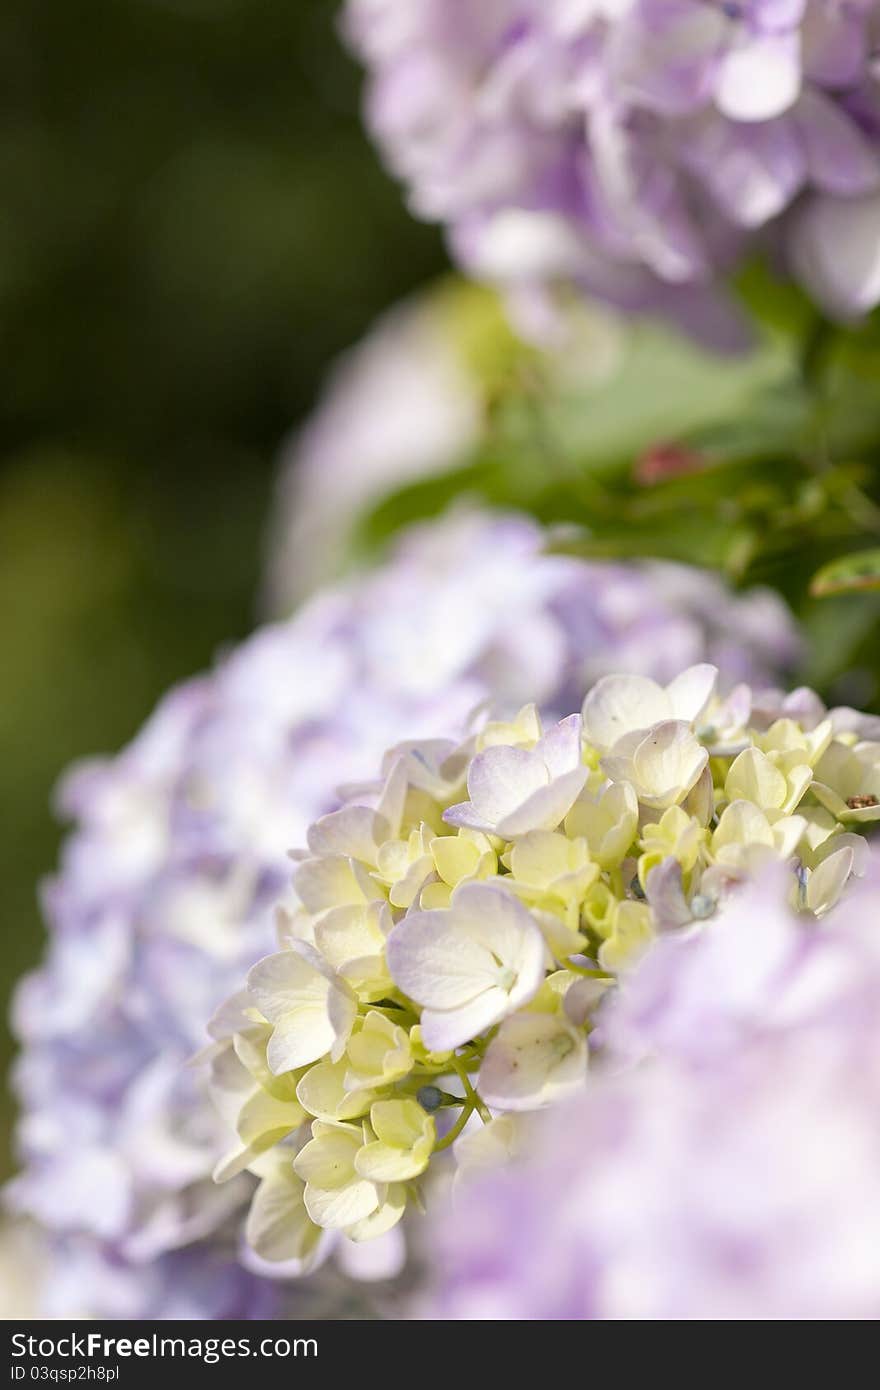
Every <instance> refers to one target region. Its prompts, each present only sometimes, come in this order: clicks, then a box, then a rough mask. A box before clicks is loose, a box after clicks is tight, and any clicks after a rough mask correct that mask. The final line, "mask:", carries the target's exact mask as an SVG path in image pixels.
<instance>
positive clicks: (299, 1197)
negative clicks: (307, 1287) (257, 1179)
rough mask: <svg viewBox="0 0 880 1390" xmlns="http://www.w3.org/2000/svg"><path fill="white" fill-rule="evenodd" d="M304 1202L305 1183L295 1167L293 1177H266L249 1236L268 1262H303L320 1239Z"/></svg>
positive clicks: (256, 1197) (252, 1211)
mask: <svg viewBox="0 0 880 1390" xmlns="http://www.w3.org/2000/svg"><path fill="white" fill-rule="evenodd" d="M320 1235H321V1231H320V1228H319V1227H318V1226H315V1225H314V1223H313V1222H312V1221H311V1220H310V1218H309V1214H308V1212H307V1211H306V1209H305V1204H304V1202H303V1183H302V1181H301V1179H300V1178H298V1177H297V1176H296V1174H295V1173H294V1171H293V1168H292V1166H291V1168H290V1173H289V1175H285V1176H282V1175H281V1174H280V1173H279V1174H278V1176H273V1177H266V1178H264V1179H263V1181H262V1182H261V1183H260V1185H259V1187H258V1188H257V1190H256V1192H255V1193H254V1197H253V1200H252V1202H251V1207H250V1211H249V1212H248V1216H247V1222H246V1224H245V1236H246V1239H247V1242H248V1245H250V1246H251V1247H252V1248H253V1249H254V1250H255V1251H256V1252H257V1254H258V1255H259V1256H260V1257H261V1258H262V1259H264V1260H270V1261H272V1263H279V1262H281V1261H283V1260H303V1259H305V1258H306V1257H307V1256H308V1255H309V1253H310V1252H311V1251H312V1249H313V1248H314V1246H315V1245H316V1244H317V1242H318V1240H319V1239H320Z"/></svg>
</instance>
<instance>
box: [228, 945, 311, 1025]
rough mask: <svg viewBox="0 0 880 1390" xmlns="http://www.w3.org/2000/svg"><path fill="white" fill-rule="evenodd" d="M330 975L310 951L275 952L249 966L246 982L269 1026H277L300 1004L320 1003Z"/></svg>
mask: <svg viewBox="0 0 880 1390" xmlns="http://www.w3.org/2000/svg"><path fill="white" fill-rule="evenodd" d="M331 978H332V972H331V971H329V970H328V969H327V968H326V967H323V966H322V965H321V964H320V958H319V957H317V956H316V954H315V953H314V952H310V953H308V954H307V953H305V952H300V951H292V950H291V951H276V952H275V954H274V955H271V956H265V957H264V958H263V959H262V960H259V961H257V963H256V965H254V966H252V967H251V970H250V972H249V973H248V977H247V982H248V989H249V990H250V993H251V996H252V999H253V1001H254V1002H256V1005H257V1007H258V1008H259V1010H260V1013H261V1014H262V1015H263V1017H264V1018H267V1019H268V1020H269V1022H270V1023H278V1022H279V1021H280V1020H281V1019H282V1018H284V1017H285V1015H286V1014H288V1013H289V1012H290V1010H291V1009H293V1008H296V1007H297V1006H298V1005H300V1004H306V1003H315V1002H319V1001H320V1002H323V1001H325V1000H326V998H327V987H328V984H329V982H330V979H331Z"/></svg>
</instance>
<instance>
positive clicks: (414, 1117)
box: [355, 1100, 437, 1183]
mask: <svg viewBox="0 0 880 1390" xmlns="http://www.w3.org/2000/svg"><path fill="white" fill-rule="evenodd" d="M370 1126H371V1128H372V1130H373V1133H374V1134H375V1136H376V1137H375V1139H373V1140H371V1141H370V1142H369V1143H367V1144H365V1145H364V1147H363V1148H362V1149H359V1150H358V1153H357V1156H356V1158H355V1167H356V1169H357V1171H358V1172H359V1173H360V1175H361V1176H362V1177H365V1178H369V1179H370V1180H371V1181H372V1182H377V1183H388V1182H407V1181H408V1180H409V1179H411V1178H417V1177H418V1176H419V1175H420V1174H421V1173H424V1171H425V1169H426V1168H427V1166H428V1159H429V1158H430V1157H431V1150H432V1149H433V1147H434V1144H435V1142H436V1139H437V1127H436V1124H435V1122H434V1118H433V1116H431V1115H426V1114H425V1112H424V1110H423V1109H422V1107H421V1106H420V1105H419V1104H418V1102H417V1101H414V1100H382V1101H377V1102H376V1103H375V1105H373V1107H372V1109H371V1110H370Z"/></svg>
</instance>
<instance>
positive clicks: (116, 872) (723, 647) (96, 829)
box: [10, 516, 797, 1317]
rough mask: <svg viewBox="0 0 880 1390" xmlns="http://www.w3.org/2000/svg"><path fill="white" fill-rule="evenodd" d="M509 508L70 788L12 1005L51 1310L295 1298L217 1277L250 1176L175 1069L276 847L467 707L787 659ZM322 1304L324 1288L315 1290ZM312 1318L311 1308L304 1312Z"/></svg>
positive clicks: (252, 950) (749, 610)
mask: <svg viewBox="0 0 880 1390" xmlns="http://www.w3.org/2000/svg"><path fill="white" fill-rule="evenodd" d="M541 546H542V535H541V532H540V530H539V529H538V528H537V527H535V526H534V525H533V524H532V523H530V522H527V521H521V520H517V519H503V518H502V519H495V520H491V519H487V518H485V517H478V516H462V517H454V518H452V519H451V520H449V521H448V522H444V523H441V524H439V525H437V526H435V527H433V528H431V527H429V528H426V529H425V530H423V531H420V532H417V533H414V534H412V535H411V536H410V537H409V538H408V539H406V540H405V541H404V543H403V544H402V545H401V546H400V547H399V549H398V551H397V553H396V555H395V556H394V558H393V559H392V560H391V561H390V562H389V563H388V564H387V565H386V566H385V567H384V568H382V569H380V570H378V571H377V572H376V573H375V574H374V575H372V576H371V577H368V578H366V579H363V580H361V581H359V582H358V583H356V584H352V585H349V586H347V587H342V588H340V589H338V590H335V591H328V592H326V593H324V594H323V595H321V596H319V597H318V598H316V599H315V600H314V601H313V602H311V603H310V604H308V605H307V606H306V607H305V608H304V609H303V610H302V612H301V613H300V614H299V616H298V617H296V618H295V619H294V620H292V621H290V622H288V623H285V624H279V625H277V626H274V627H270V628H266V629H264V630H263V631H262V632H260V633H258V634H257V635H256V636H255V637H254V638H252V639H251V640H250V641H248V642H247V643H245V644H244V645H243V646H242V647H241V648H240V649H239V650H237V651H235V652H233V653H232V654H231V655H229V656H228V657H227V658H226V659H225V660H224V661H223V662H222V663H221V664H220V665H219V667H218V668H217V670H216V671H215V672H214V673H213V674H212V675H208V676H206V677H204V678H202V679H198V680H195V681H193V682H191V683H189V684H187V685H185V686H183V687H182V688H180V689H178V690H176V691H175V692H173V693H172V694H171V695H170V696H169V697H168V698H167V699H166V700H165V701H164V702H163V703H162V705H161V706H160V707H159V709H158V710H157V712H156V714H155V715H154V716H153V717H152V719H151V720H150V722H149V723H148V725H147V726H146V728H145V729H144V730H143V732H142V733H141V734H140V735H139V736H138V738H137V739H136V740H135V741H134V742H133V743H132V744H131V746H130V747H129V748H127V749H126V750H125V751H124V752H123V753H121V754H120V755H119V756H118V757H116V758H114V759H112V760H107V761H101V762H96V763H93V764H90V765H86V766H83V767H81V768H80V769H78V770H76V771H75V772H74V773H73V774H72V775H71V776H70V777H68V779H67V781H66V783H65V784H64V787H63V789H62V793H61V805H62V808H63V810H64V812H65V813H66V814H67V815H69V816H71V817H73V818H74V819H75V821H76V829H75V832H74V834H73V835H72V836H71V838H70V839H69V840H68V842H67V844H66V846H65V849H64V852H63V857H62V864H61V869H60V872H59V873H58V875H57V877H56V878H55V879H54V880H53V881H52V882H51V883H50V884H49V885H48V886H47V888H46V890H45V910H46V916H47V921H48V924H49V928H50V946H49V951H48V955H47V958H46V962H45V964H44V965H43V967H42V968H41V969H40V970H39V971H38V972H37V973H36V974H34V975H33V976H31V977H30V978H29V979H27V980H26V981H25V983H24V984H23V985H22V987H21V989H20V990H19V993H18V997H17V1001H16V1007H15V1027H16V1030H17V1032H18V1035H19V1038H20V1040H21V1043H22V1048H23V1051H22V1055H21V1057H20V1059H19V1062H18V1067H17V1078H16V1079H17V1089H18V1093H19V1096H20V1099H21V1103H22V1107H23V1118H22V1120H21V1123H20V1127H19V1134H18V1139H19V1148H20V1152H21V1158H22V1162H23V1171H22V1173H21V1175H20V1176H19V1178H18V1179H17V1180H16V1182H15V1184H14V1186H13V1188H12V1190H11V1192H10V1200H11V1201H12V1203H13V1204H14V1206H15V1207H16V1208H18V1209H19V1210H21V1211H23V1212H26V1213H28V1214H29V1215H31V1216H32V1217H34V1218H35V1219H36V1220H37V1221H38V1222H39V1223H40V1224H41V1225H42V1226H43V1227H45V1228H46V1229H47V1230H48V1231H49V1232H51V1233H52V1235H53V1238H54V1239H55V1240H56V1241H57V1243H58V1247H57V1251H58V1252H57V1254H56V1257H55V1258H53V1259H52V1260H51V1261H50V1262H49V1271H48V1272H49V1286H48V1290H47V1308H48V1309H49V1310H50V1311H51V1312H53V1313H56V1314H58V1315H65V1314H70V1313H91V1314H95V1315H99V1316H101V1315H104V1316H131V1317H134V1316H156V1317H159V1316H172V1317H173V1316H207V1317H221V1316H226V1317H233V1316H270V1315H272V1313H273V1310H275V1311H278V1310H280V1309H282V1308H284V1309H286V1310H287V1311H288V1312H289V1311H290V1310H291V1308H292V1307H295V1306H302V1304H301V1301H300V1303H296V1302H295V1301H294V1300H291V1299H290V1298H289V1297H287V1301H286V1302H285V1303H283V1304H282V1303H281V1301H280V1299H279V1296H278V1292H277V1286H276V1285H273V1284H272V1283H271V1282H269V1281H267V1280H266V1279H264V1278H262V1277H260V1275H259V1272H258V1273H252V1272H250V1271H248V1270H246V1269H243V1268H242V1267H241V1266H240V1265H239V1263H238V1249H237V1247H238V1240H239V1229H240V1220H239V1217H240V1213H241V1211H242V1209H243V1206H244V1205H246V1203H247V1200H248V1198H249V1196H250V1193H251V1190H252V1186H253V1180H252V1179H251V1178H250V1177H248V1176H241V1177H240V1178H239V1179H238V1180H237V1181H236V1182H234V1183H232V1184H231V1185H229V1186H227V1187H224V1188H222V1189H221V1188H217V1187H215V1186H214V1185H213V1183H212V1182H211V1171H212V1169H213V1167H214V1164H215V1162H216V1160H217V1158H218V1156H219V1155H220V1153H221V1152H222V1150H223V1145H224V1143H225V1142H226V1140H225V1128H224V1125H223V1122H222V1121H221V1119H220V1118H219V1117H218V1116H216V1115H215V1112H214V1110H213V1108H212V1107H211V1106H210V1105H209V1103H208V1102H207V1100H206V1098H205V1096H204V1094H203V1086H202V1077H201V1076H200V1075H199V1074H198V1073H197V1072H196V1071H194V1070H193V1069H192V1068H189V1067H187V1065H186V1063H187V1061H188V1059H189V1058H190V1057H191V1056H192V1054H193V1053H195V1052H196V1051H197V1050H198V1049H199V1047H200V1046H201V1045H202V1043H203V1041H204V1027H205V1022H206V1020H207V1019H208V1018H209V1017H210V1016H211V1013H212V1012H213V1010H214V1009H215V1008H216V1006H217V1005H218V1003H219V1002H220V1001H221V1000H222V999H223V997H224V996H225V995H227V994H228V993H229V991H230V990H231V989H233V988H234V987H235V986H236V984H237V983H238V981H239V980H240V979H241V977H242V975H243V973H244V972H245V970H246V969H247V968H248V966H250V965H251V964H252V963H253V962H254V961H255V960H256V959H257V958H258V957H259V956H260V955H262V954H264V953H265V952H266V950H268V949H270V946H271V941H272V933H271V909H272V904H273V903H274V902H275V900H276V899H277V898H278V896H279V894H280V893H281V892H282V891H283V889H284V886H285V884H286V883H287V882H288V879H289V869H290V865H289V860H288V859H287V851H288V849H289V848H290V847H291V846H293V845H295V844H297V843H300V842H301V841H302V839H303V837H304V836H305V834H306V830H307V828H308V826H309V824H310V823H311V822H312V821H314V820H315V819H316V818H317V817H319V816H320V815H322V814H323V813H324V812H327V811H330V810H331V809H333V808H334V807H335V806H336V805H337V804H338V800H337V797H336V791H335V788H336V786H337V784H338V782H339V781H340V780H348V781H354V780H357V779H358V778H362V777H364V776H369V775H373V774H374V772H375V768H376V766H377V765H378V762H379V760H380V758H381V755H382V752H383V751H384V749H386V748H387V747H388V746H390V745H391V744H393V743H395V742H396V741H397V740H398V739H399V738H400V737H401V736H402V735H406V734H411V735H413V736H414V737H419V736H423V735H428V734H438V733H439V734H443V735H449V736H452V737H456V736H459V735H460V734H461V732H462V730H463V728H464V725H465V721H466V719H467V717H468V715H469V713H470V711H471V710H472V708H473V707H474V705H475V704H478V703H479V702H481V701H483V700H485V699H487V698H491V699H492V700H494V701H496V702H500V703H501V705H503V706H507V707H508V708H509V709H515V708H516V707H517V705H518V704H519V703H520V702H521V701H522V700H523V699H524V698H527V697H534V698H537V699H538V700H539V701H540V702H541V704H542V705H543V706H545V707H547V708H549V709H561V708H565V704H566V702H567V700H568V698H569V696H568V692H569V690H571V689H572V688H574V687H577V686H582V685H583V683H584V682H585V681H586V680H589V679H591V678H592V677H593V676H594V675H596V674H600V673H601V672H602V671H603V670H605V669H607V668H608V666H612V667H614V666H629V667H631V668H633V669H636V670H639V671H642V672H647V673H650V674H654V675H656V676H657V677H658V678H659V679H667V678H668V676H669V674H670V666H671V665H672V666H675V665H679V664H686V663H687V662H688V661H693V660H699V659H700V658H701V657H704V656H709V657H710V658H713V659H717V660H720V661H721V663H722V664H723V665H724V666H725V668H726V672H727V675H728V679H729V680H730V681H731V682H733V681H734V680H736V679H738V678H740V677H741V676H745V677H747V678H749V677H751V678H755V679H757V680H766V679H767V677H768V676H770V675H771V672H772V670H773V668H774V666H775V664H776V662H777V661H779V660H780V659H783V660H784V659H785V658H786V657H788V656H792V655H794V653H795V651H796V647H797V643H796V639H795V637H794V634H793V631H792V628H791V625H790V622H789V619H788V618H787V616H786V614H785V612H784V610H783V608H782V607H781V605H779V604H778V603H776V602H775V601H774V600H773V599H772V598H771V597H768V596H764V595H760V594H758V595H755V596H754V597H746V598H743V599H733V598H732V597H731V596H730V595H729V594H728V593H726V591H725V590H724V589H723V588H722V587H721V586H720V585H719V584H717V582H716V581H714V580H711V579H707V578H706V577H705V576H702V575H699V574H695V573H691V572H689V571H686V570H675V569H663V568H657V569H653V568H648V569H647V570H645V571H642V570H639V569H637V568H627V567H614V566H609V567H604V566H600V565H587V564H583V563H581V562H579V561H575V560H571V559H567V558H562V557H553V556H545V555H542V554H541ZM334 1296H335V1295H334ZM309 1306H310V1307H311V1305H309Z"/></svg>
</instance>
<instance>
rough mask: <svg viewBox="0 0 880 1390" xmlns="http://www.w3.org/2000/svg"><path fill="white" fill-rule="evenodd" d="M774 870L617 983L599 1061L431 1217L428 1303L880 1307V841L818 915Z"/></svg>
mask: <svg viewBox="0 0 880 1390" xmlns="http://www.w3.org/2000/svg"><path fill="white" fill-rule="evenodd" d="M779 887H780V885H779V884H778V883H775V882H774V881H773V879H772V878H771V880H770V881H764V882H763V883H761V882H759V883H756V884H755V885H753V886H751V887H750V888H749V889H748V890H746V891H745V892H744V893H743V895H742V896H740V897H739V898H737V899H735V900H733V901H732V903H731V905H730V907H729V909H728V910H727V911H726V912H725V913H724V914H722V915H721V916H720V917H719V918H718V919H717V920H716V921H714V922H712V923H710V924H707V925H705V926H703V927H700V928H698V929H697V930H695V931H691V932H688V933H687V934H685V935H684V936H680V937H677V938H676V937H674V936H670V937H666V938H664V940H663V941H662V942H660V943H659V944H658V946H657V947H656V949H655V950H654V951H653V952H652V953H651V954H649V956H648V957H646V959H645V961H644V963H643V965H642V966H640V967H639V968H638V969H637V970H636V971H635V972H634V973H633V975H632V977H631V978H630V980H629V981H628V982H626V983H625V984H624V985H623V987H622V988H621V990H620V991H619V992H618V994H617V996H616V998H615V1000H614V1002H613V1003H612V1004H611V1005H610V1007H609V1008H608V1010H607V1015H606V1018H605V1024H604V1030H603V1031H604V1035H605V1041H606V1044H607V1047H608V1050H609V1052H610V1053H611V1054H612V1057H611V1058H610V1059H606V1074H605V1076H604V1077H603V1078H602V1079H601V1080H599V1079H597V1078H596V1077H595V1076H594V1085H593V1086H592V1087H591V1089H590V1091H589V1092H588V1093H587V1094H586V1095H585V1097H584V1099H583V1100H582V1101H579V1102H578V1103H577V1105H575V1106H574V1107H573V1108H572V1109H570V1110H568V1111H565V1112H559V1113H558V1114H557V1115H554V1116H552V1117H550V1118H549V1119H548V1121H547V1122H546V1125H545V1127H544V1128H543V1130H542V1131H541V1132H540V1134H539V1136H538V1137H537V1140H536V1143H535V1147H534V1148H533V1150H532V1152H531V1153H530V1154H529V1156H528V1157H527V1158H526V1159H525V1160H524V1161H523V1162H522V1163H521V1165H519V1166H513V1167H511V1168H508V1169H507V1170H506V1171H504V1172H494V1173H492V1174H491V1175H488V1176H485V1177H483V1178H481V1179H480V1180H479V1181H478V1182H476V1183H474V1184H473V1185H472V1186H470V1187H468V1188H463V1189H462V1191H461V1199H460V1203H459V1206H458V1209H457V1213H456V1216H455V1219H454V1221H452V1222H449V1221H446V1222H445V1223H444V1227H443V1229H442V1230H441V1231H438V1232H437V1242H438V1243H439V1249H438V1248H437V1245H435V1249H434V1251H433V1254H434V1257H435V1259H436V1263H437V1267H438V1268H439V1269H441V1270H442V1271H444V1274H443V1276H442V1279H443V1282H442V1285H441V1287H440V1289H439V1290H438V1292H437V1295H436V1297H435V1300H434V1302H433V1304H432V1305H431V1309H430V1311H431V1315H432V1316H438V1315H439V1316H441V1317H448V1318H462V1317H465V1318H479V1317H483V1318H507V1319H510V1318H539V1319H541V1318H544V1319H569V1318H573V1319H582V1318H583V1319H594V1318H595V1319H606V1318H611V1319H614V1318H622V1319H656V1318H661V1319H677V1320H681V1319H703V1318H715V1319H717V1318H727V1319H730V1318H744V1319H758V1318H772V1319H827V1318H846V1319H852V1318H876V1317H877V1316H878V1313H880V1130H878V1126H877V1113H878V1106H880V1029H878V1023H877V1020H878V1017H880V937H878V934H877V930H876V926H877V914H878V909H880V860H878V859H877V857H876V855H875V857H874V859H873V862H872V863H871V864H870V865H869V871H868V874H867V876H866V878H865V880H864V882H863V883H862V884H861V885H860V886H857V887H855V888H854V889H853V890H852V892H851V895H850V896H849V897H848V898H847V902H846V905H845V906H844V907H843V908H839V909H837V910H835V911H833V912H832V913H831V914H829V916H828V917H827V918H825V919H824V920H823V922H822V924H821V925H819V926H817V925H816V924H815V923H813V922H809V921H808V920H806V919H804V918H798V917H795V916H794V915H793V914H791V913H790V912H789V910H788V909H786V908H785V907H784V906H783V905H782V904H783V903H784V897H783V895H782V894H781V893H780V892H779ZM636 1060H638V1065H633V1063H634V1062H635V1061H636Z"/></svg>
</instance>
